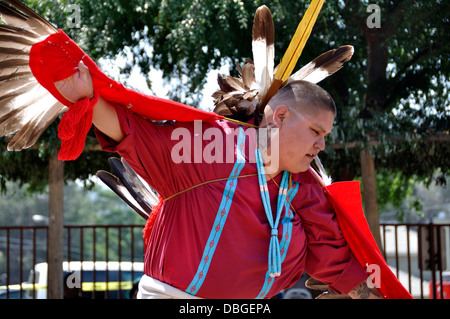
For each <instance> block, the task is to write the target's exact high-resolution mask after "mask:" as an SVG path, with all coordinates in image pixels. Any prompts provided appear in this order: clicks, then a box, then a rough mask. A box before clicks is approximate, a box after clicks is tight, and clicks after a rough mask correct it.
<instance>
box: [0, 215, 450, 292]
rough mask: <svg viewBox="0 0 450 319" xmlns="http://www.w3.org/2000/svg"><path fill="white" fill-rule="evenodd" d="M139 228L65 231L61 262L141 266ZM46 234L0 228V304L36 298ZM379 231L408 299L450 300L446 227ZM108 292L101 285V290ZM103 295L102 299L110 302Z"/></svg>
mask: <svg viewBox="0 0 450 319" xmlns="http://www.w3.org/2000/svg"><path fill="white" fill-rule="evenodd" d="M142 228H143V225H127V226H124V225H113V226H99V225H95V226H65V227H64V260H65V261H68V262H70V261H80V262H83V261H90V262H94V263H95V262H100V261H114V262H119V264H120V263H121V262H125V261H131V262H142V261H143V258H144V243H143V239H142ZM47 230H48V228H47V227H46V226H30V227H0V298H8V299H12V298H19V299H22V298H36V290H37V289H41V288H42V287H37V285H33V284H31V283H36V282H38V279H39V278H36V272H34V271H31V270H33V268H34V267H35V265H37V264H39V263H43V262H46V261H47V260H48V255H47V243H48V240H47ZM380 230H381V239H382V247H381V250H382V252H383V256H384V258H385V259H386V261H387V263H388V264H389V266H390V267H391V269H392V270H393V272H394V273H395V274H396V276H397V277H398V278H399V279H400V281H401V282H402V283H403V285H404V286H405V287H406V288H407V289H408V290H409V292H410V293H411V294H412V295H413V297H414V298H422V299H429V298H430V299H439V298H450V282H448V281H447V280H448V279H446V275H447V272H446V271H447V269H449V268H450V253H449V247H450V242H449V240H450V224H395V223H390V224H389V223H382V224H381V225H380ZM99 280H104V279H100V278H95V274H94V278H93V279H92V283H91V285H90V286H93V287H94V289H93V290H92V291H91V292H90V293H91V294H92V297H93V298H95V297H98V294H96V291H95V287H97V289H98V290H102V289H100V288H98V287H99V285H98V284H96V283H98V281H99ZM26 282H28V283H26ZM20 283H25V284H20ZM119 284H120V280H119ZM109 286H110V284H109V283H108V282H107V283H106V287H109ZM125 286H127V285H125ZM128 286H129V285H128ZM128 286H127V287H128ZM83 287H85V284H84V283H83ZM30 289H31V290H32V293H29V290H30ZM83 289H84V288H83ZM108 289H109V288H108ZM108 289H106V298H107V297H111V296H108ZM97 292H98V291H97ZM121 296H123V295H120V294H119V295H118V296H115V297H118V298H120V297H121ZM104 297H105V295H102V296H101V298H104ZM113 297H114V296H113Z"/></svg>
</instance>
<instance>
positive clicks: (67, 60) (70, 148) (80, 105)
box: [29, 30, 223, 160]
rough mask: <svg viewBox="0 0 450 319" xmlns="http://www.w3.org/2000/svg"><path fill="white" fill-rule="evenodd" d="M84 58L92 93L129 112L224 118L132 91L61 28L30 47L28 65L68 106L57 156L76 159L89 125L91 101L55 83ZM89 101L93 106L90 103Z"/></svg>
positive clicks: (208, 119)
mask: <svg viewBox="0 0 450 319" xmlns="http://www.w3.org/2000/svg"><path fill="white" fill-rule="evenodd" d="M81 60H83V62H84V64H85V65H86V66H87V67H88V68H89V72H90V74H91V78H92V83H93V87H94V93H95V96H96V97H98V96H101V97H102V98H104V99H105V100H107V101H110V102H113V103H117V104H121V105H123V106H126V107H127V108H128V109H130V111H132V112H134V113H137V114H140V115H143V116H145V117H147V118H149V119H151V120H175V121H194V120H201V121H205V122H213V121H216V120H220V119H223V116H220V115H218V114H216V113H213V112H206V111H202V110H199V109H196V108H193V107H190V106H187V105H184V104H181V103H178V102H175V101H171V100H167V99H162V98H158V97H155V96H150V95H146V94H142V93H139V92H136V91H133V90H131V89H129V88H126V87H124V86H123V85H122V84H120V83H118V82H116V81H114V80H112V79H111V78H109V77H108V76H106V75H105V74H104V73H103V72H102V70H100V68H99V67H98V66H97V65H96V64H95V63H94V61H93V60H92V59H91V58H90V57H89V56H88V55H87V54H85V53H84V52H83V50H81V49H80V47H79V46H78V45H77V44H76V43H75V42H73V41H72V39H70V37H69V36H67V35H66V34H65V33H64V32H63V31H62V30H59V32H58V33H54V34H51V35H50V36H48V37H47V38H46V39H45V40H43V41H41V42H39V43H36V44H34V45H33V46H32V48H31V50H30V61H29V65H30V68H31V71H32V72H33V75H34V77H35V78H36V79H37V81H38V82H39V83H40V84H41V85H42V86H43V87H44V88H46V89H47V90H48V91H49V92H50V93H51V94H52V95H53V96H54V97H55V98H56V99H57V100H58V101H60V102H61V103H62V104H64V105H65V106H67V107H69V111H68V112H66V114H64V115H63V117H62V118H61V123H60V126H59V127H58V136H59V137H60V138H61V140H62V142H61V150H60V152H59V154H58V158H59V159H61V160H75V159H77V158H78V156H79V155H80V154H81V152H82V151H83V147H84V142H85V139H86V135H87V133H88V131H89V128H90V127H91V126H92V114H93V106H94V104H95V103H94V102H93V100H91V101H89V99H84V100H82V101H79V102H77V103H74V104H73V105H72V103H71V102H70V101H68V100H66V99H65V98H64V97H63V96H62V95H61V94H60V93H59V91H58V90H57V89H56V87H55V84H54V82H56V81H60V80H63V79H65V78H67V77H69V76H71V75H72V74H74V73H75V72H77V71H78V63H79V62H80V61H81ZM90 104H92V105H90Z"/></svg>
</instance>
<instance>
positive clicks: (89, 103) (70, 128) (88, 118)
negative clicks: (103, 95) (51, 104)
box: [58, 94, 98, 161]
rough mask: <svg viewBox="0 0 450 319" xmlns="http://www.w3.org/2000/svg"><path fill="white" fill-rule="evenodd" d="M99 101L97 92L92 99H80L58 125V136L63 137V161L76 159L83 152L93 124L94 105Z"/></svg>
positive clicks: (59, 155) (61, 154)
mask: <svg viewBox="0 0 450 319" xmlns="http://www.w3.org/2000/svg"><path fill="white" fill-rule="evenodd" d="M97 101H98V95H97V94H96V95H94V97H93V98H92V99H89V98H85V99H83V100H80V101H78V102H76V103H74V104H73V105H72V106H71V107H70V108H69V110H68V111H67V112H66V113H64V115H63V116H62V117H61V122H60V123H59V125H58V137H59V138H60V139H61V149H60V151H59V154H58V159H60V160H62V161H72V160H76V159H77V158H78V156H80V154H81V152H83V148H84V143H85V141H86V136H87V133H88V132H89V129H90V128H91V126H92V117H93V114H94V106H95V104H96V103H97Z"/></svg>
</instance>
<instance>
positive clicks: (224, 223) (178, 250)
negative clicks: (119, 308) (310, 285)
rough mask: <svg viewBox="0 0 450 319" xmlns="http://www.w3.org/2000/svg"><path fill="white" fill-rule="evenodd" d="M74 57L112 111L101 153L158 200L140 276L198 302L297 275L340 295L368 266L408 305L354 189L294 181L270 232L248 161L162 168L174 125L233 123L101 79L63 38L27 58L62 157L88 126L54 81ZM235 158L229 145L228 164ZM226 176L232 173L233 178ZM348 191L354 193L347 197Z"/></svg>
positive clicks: (75, 148) (88, 114)
mask: <svg viewBox="0 0 450 319" xmlns="http://www.w3.org/2000/svg"><path fill="white" fill-rule="evenodd" d="M81 59H83V61H84V63H85V64H86V66H87V67H88V68H89V70H90V73H91V76H92V79H93V84H94V92H95V94H96V97H98V96H102V97H103V98H104V99H105V100H107V101H110V102H111V103H114V104H116V105H117V107H116V110H117V114H118V116H119V120H120V123H121V128H122V130H123V132H124V134H125V136H126V137H125V139H124V140H123V141H122V142H121V143H119V144H115V143H113V142H112V141H111V140H109V139H108V138H106V137H105V136H103V135H102V134H101V133H100V132H97V134H98V137H99V141H100V143H101V145H102V147H103V148H104V149H105V150H108V151H115V152H118V153H119V154H120V155H122V156H123V157H124V158H126V159H127V161H129V163H130V165H131V166H132V167H133V168H134V170H135V171H136V172H137V173H138V174H140V175H141V176H142V177H143V178H144V179H146V180H147V182H148V183H149V184H150V185H151V186H152V187H154V188H155V189H156V190H157V191H158V192H159V194H160V195H161V197H162V198H163V199H166V200H165V201H164V203H163V204H162V206H161V207H160V211H159V214H158V215H157V216H156V220H155V221H154V224H153V230H152V231H151V233H150V234H148V238H147V239H148V246H147V250H146V258H145V273H146V274H147V275H148V276H152V277H154V278H156V279H158V280H160V281H162V282H166V283H168V284H169V285H172V286H174V287H176V288H178V289H180V290H185V291H186V292H187V293H190V294H195V295H197V296H201V297H207V298H233V297H234V298H255V297H265V298H266V297H271V296H273V295H275V294H276V293H277V292H278V291H280V290H281V289H284V288H287V287H289V286H290V285H292V284H294V283H295V282H296V281H297V280H298V279H299V278H300V275H301V273H302V271H303V270H305V271H306V272H308V273H309V274H310V275H312V276H314V277H315V278H316V279H318V280H321V281H323V282H324V283H327V284H329V285H330V287H332V288H333V289H335V290H336V291H338V292H341V293H346V292H348V291H349V290H351V289H352V288H354V287H355V286H356V285H357V284H359V283H360V282H361V281H363V280H364V279H365V278H367V275H368V274H367V273H366V272H365V267H366V266H367V265H370V264H377V265H378V266H380V270H381V286H380V288H379V290H380V291H381V292H382V294H383V295H384V296H385V297H387V298H411V295H410V294H409V293H408V292H407V291H406V289H405V288H404V287H403V286H402V285H401V283H400V282H399V281H398V279H397V278H396V277H395V276H394V275H393V273H392V272H391V271H390V269H389V267H388V266H387V264H386V263H385V261H384V259H383V257H382V256H381V254H380V252H379V251H378V248H377V247H376V245H375V242H374V240H373V237H372V235H371V234H370V231H368V227H367V222H366V220H365V218H364V216H363V212H362V209H361V199H360V194H359V188H356V187H355V184H354V183H353V182H350V183H348V184H346V183H337V184H332V185H331V186H323V185H321V184H320V183H319V182H318V179H317V178H316V176H315V174H313V173H312V172H309V171H308V172H305V173H301V174H293V176H292V187H293V189H292V188H290V192H289V193H288V195H287V196H288V199H289V200H290V201H291V203H292V209H285V210H284V211H283V212H282V215H281V218H282V219H281V221H280V224H279V225H278V229H277V231H276V232H275V235H274V233H273V230H272V233H271V229H270V227H269V225H268V223H267V218H266V216H265V214H264V208H263V206H262V203H261V196H260V194H259V188H258V181H257V178H256V177H255V174H256V173H257V172H256V168H255V165H254V164H252V163H250V162H249V161H248V160H246V161H243V162H242V163H241V164H240V165H238V167H235V165H236V163H237V162H235V163H224V164H217V163H212V164H204V163H203V164H196V163H194V164H184V163H180V164H175V163H173V162H172V161H171V148H172V147H173V146H174V143H176V141H173V140H172V139H171V132H173V130H174V128H181V127H183V128H186V129H187V130H188V132H191V133H193V124H192V121H194V120H202V121H203V124H204V125H207V126H205V127H213V128H216V129H218V130H220V132H224V131H225V129H226V128H227V127H229V128H232V129H236V128H237V125H235V124H229V123H227V122H223V121H221V120H222V119H223V118H224V117H223V116H221V115H218V114H215V113H213V112H204V111H200V110H197V109H194V108H190V107H187V106H185V105H182V104H180V103H176V102H173V101H168V100H164V99H160V98H156V97H151V96H147V95H144V94H140V93H137V92H135V91H133V90H130V89H128V88H125V87H124V86H123V85H121V84H119V83H117V82H115V81H113V80H111V79H110V78H108V77H107V76H106V75H104V74H103V73H102V71H101V70H100V69H99V68H98V67H97V66H96V65H95V63H94V62H93V61H92V60H91V59H90V58H89V57H88V56H87V55H86V54H85V53H84V52H83V51H82V50H81V49H80V48H79V47H78V46H77V45H76V44H75V43H74V42H73V41H72V40H71V39H70V38H69V37H67V35H65V34H64V33H63V32H62V31H60V32H59V33H55V34H52V35H50V36H49V37H48V38H47V39H45V40H44V41H42V42H40V43H37V44H35V45H34V46H33V47H32V50H31V52H30V67H31V69H32V71H33V74H34V76H35V77H36V79H37V80H38V81H39V83H40V84H41V85H42V86H44V87H45V88H46V89H47V90H48V91H49V92H51V93H52V94H53V95H54V96H55V97H56V98H57V99H58V100H59V101H60V102H61V103H63V104H65V105H66V106H68V107H69V108H70V110H69V112H67V113H66V114H65V115H64V116H63V118H62V121H61V122H62V124H61V125H60V131H59V135H60V137H62V138H63V143H62V148H61V153H60V158H61V159H63V160H68V159H75V158H76V157H77V156H78V155H79V154H80V153H81V151H82V147H83V144H84V138H85V136H86V134H87V130H86V128H89V127H90V125H91V124H92V107H93V105H91V103H90V102H89V101H86V100H84V101H81V102H80V103H75V104H74V105H72V104H71V103H70V102H68V101H67V100H65V99H64V98H63V97H62V96H61V95H60V94H59V92H58V91H57V90H56V88H55V86H54V84H53V82H55V81H58V80H62V79H64V78H66V77H68V76H70V75H71V74H73V73H75V72H76V71H77V65H78V62H79V61H80V60H81ZM132 113H135V114H139V115H141V116H143V117H145V118H148V119H151V120H176V121H178V122H176V123H173V125H172V124H171V125H164V126H158V125H157V124H154V123H152V122H150V121H148V120H145V119H144V118H143V117H141V116H139V115H135V114H132ZM181 122H183V123H181ZM205 123H207V124H205ZM237 145H239V144H237ZM202 147H205V142H204V141H203V144H202ZM238 151H239V147H238V146H237V149H236V158H235V160H236V159H237V156H238V155H239V154H238ZM249 154H250V153H249V150H242V154H241V155H242V156H243V157H244V158H245V159H247V158H248V156H249ZM235 169H236V172H237V171H238V172H237V174H236V175H233V174H234V171H235ZM216 179H217V181H214V182H212V181H213V180H216ZM319 180H320V179H319ZM276 183H277V184H279V183H280V180H279V178H278V179H277V178H275V180H274V181H269V182H268V192H269V194H270V198H271V200H272V201H271V203H272V206H273V207H272V211H276V207H275V206H276V205H275V206H274V203H276V198H275V197H276V194H277V187H278V186H277V184H276ZM231 185H232V186H231ZM294 186H295V187H294ZM358 187H359V185H358ZM233 188H234V189H233ZM291 191H292V192H291ZM294 191H295V192H294ZM347 191H351V192H353V194H352V196H348V195H347V194H346V192H347ZM174 195H176V196H174ZM231 195H232V196H231ZM289 196H292V198H290V197H289ZM231 197H232V200H231V201H228V200H229V199H230V198H231ZM342 199H344V200H342ZM222 204H224V205H225V206H226V205H227V204H230V205H228V206H226V212H225V214H224V215H223V216H226V219H223V218H222V217H221V216H222V215H221V210H220V207H221V206H220V205H222ZM335 213H336V214H335ZM216 221H217V222H218V224H217V225H216V223H215V222H216ZM286 234H287V235H286ZM216 235H217V236H219V237H215V236H216ZM271 236H272V237H274V236H277V237H278V242H279V244H280V255H281V275H280V276H279V277H275V278H272V277H270V276H268V273H267V250H268V246H269V244H268V238H271ZM217 238H219V239H220V240H216V239H217ZM347 243H348V244H347ZM208 247H210V248H211V249H210V248H208Z"/></svg>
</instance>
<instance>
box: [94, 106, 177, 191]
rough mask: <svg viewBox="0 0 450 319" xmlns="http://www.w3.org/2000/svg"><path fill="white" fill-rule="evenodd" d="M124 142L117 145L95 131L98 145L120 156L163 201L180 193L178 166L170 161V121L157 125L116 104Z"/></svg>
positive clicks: (98, 131) (171, 129)
mask: <svg viewBox="0 0 450 319" xmlns="http://www.w3.org/2000/svg"><path fill="white" fill-rule="evenodd" d="M116 113H117V116H118V118H119V123H120V127H121V130H122V133H123V134H124V136H125V137H124V139H123V140H122V141H121V142H120V143H117V142H115V141H114V140H112V139H111V138H109V137H108V136H106V135H104V134H103V133H102V132H101V131H100V130H98V129H97V128H96V129H95V133H96V136H97V139H98V141H99V143H100V146H101V147H102V149H103V150H105V151H108V152H115V153H118V154H119V155H120V156H122V157H123V158H124V159H125V160H126V161H127V163H128V164H129V165H130V166H131V167H132V168H133V169H134V170H135V171H136V173H137V174H139V175H140V176H141V177H142V178H143V179H144V180H146V182H147V183H149V185H151V186H152V187H153V188H154V189H155V190H156V191H157V192H158V193H159V194H160V195H161V196H162V197H163V198H166V197H167V196H170V195H172V194H173V193H176V192H178V191H179V189H180V188H182V187H183V186H182V185H180V183H179V180H180V179H179V178H178V177H177V172H178V171H179V169H180V168H179V167H177V165H176V164H175V163H174V162H173V161H172V160H171V149H172V145H171V142H172V141H171V132H172V131H173V128H172V127H171V123H172V122H167V123H165V124H156V123H154V122H152V121H149V120H146V119H145V118H143V117H142V116H139V115H136V114H134V113H132V112H130V111H128V110H127V109H125V108H124V107H121V106H118V105H116Z"/></svg>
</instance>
